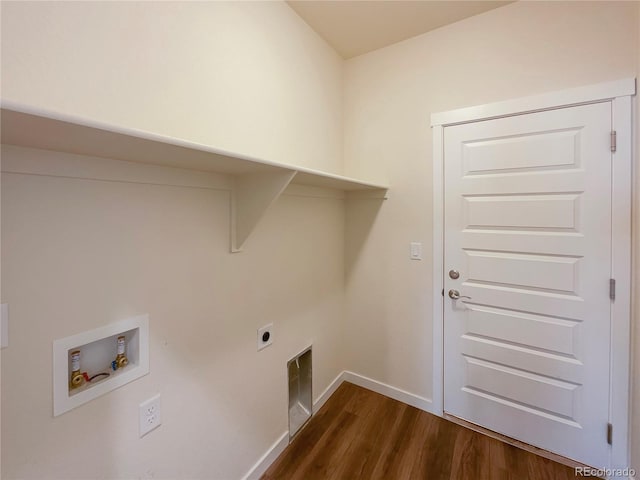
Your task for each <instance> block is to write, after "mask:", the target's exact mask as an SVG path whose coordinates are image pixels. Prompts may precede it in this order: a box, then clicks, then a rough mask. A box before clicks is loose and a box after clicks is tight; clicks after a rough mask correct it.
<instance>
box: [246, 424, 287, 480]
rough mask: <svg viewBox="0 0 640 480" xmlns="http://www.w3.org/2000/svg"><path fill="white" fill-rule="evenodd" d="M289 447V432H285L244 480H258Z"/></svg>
mask: <svg viewBox="0 0 640 480" xmlns="http://www.w3.org/2000/svg"><path fill="white" fill-rule="evenodd" d="M287 445H289V432H288V431H287V432H284V433H283V434H282V435H281V436H280V438H279V439H278V440H276V441H275V443H274V444H273V445H271V446H270V447H269V449H268V450H267V451H266V452H265V454H264V455H262V457H260V460H258V461H257V462H256V464H255V465H254V466H253V467H251V469H250V470H249V471H248V472H247V474H246V475H245V476H244V477H242V480H258V479H259V478H260V477H261V476H262V475H263V474H264V472H266V471H267V468H269V467H270V466H271V464H272V463H273V462H275V461H276V458H278V457H279V456H280V454H281V453H282V452H284V449H285V448H287Z"/></svg>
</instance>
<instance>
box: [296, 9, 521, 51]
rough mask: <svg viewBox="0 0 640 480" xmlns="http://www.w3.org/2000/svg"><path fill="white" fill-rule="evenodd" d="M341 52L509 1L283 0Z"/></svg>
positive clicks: (373, 47) (391, 40)
mask: <svg viewBox="0 0 640 480" xmlns="http://www.w3.org/2000/svg"><path fill="white" fill-rule="evenodd" d="M287 3H288V4H289V6H291V8H293V9H294V10H295V11H296V12H297V13H298V15H300V17H302V19H303V20H304V21H305V22H307V23H308V24H309V25H310V26H311V28H313V29H314V30H315V31H316V32H317V33H318V34H319V35H320V36H321V37H322V38H324V39H325V41H326V42H327V43H329V45H331V46H332V47H333V48H334V49H335V50H336V51H337V52H338V53H339V54H340V55H341V56H342V57H343V58H351V57H355V56H357V55H362V54H363V53H367V52H370V51H372V50H377V49H378V48H382V47H386V46H387V45H391V44H393V43H396V42H400V41H402V40H406V39H407V38H411V37H415V36H416V35H420V34H422V33H425V32H428V31H430V30H434V29H436V28H438V27H442V26H444V25H448V24H449V23H454V22H457V21H459V20H462V19H464V18H468V17H472V16H473V15H478V14H479V13H483V12H486V11H488V10H492V9H494V8H497V7H501V6H503V5H506V4H508V3H511V2H509V1H477V0H476V1H458V0H448V1H431V0H355V1H354V0H289V1H288V2H287Z"/></svg>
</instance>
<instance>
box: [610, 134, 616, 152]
mask: <svg viewBox="0 0 640 480" xmlns="http://www.w3.org/2000/svg"><path fill="white" fill-rule="evenodd" d="M616 137H617V135H616V131H615V130H613V131H612V132H611V151H612V152H615V151H616Z"/></svg>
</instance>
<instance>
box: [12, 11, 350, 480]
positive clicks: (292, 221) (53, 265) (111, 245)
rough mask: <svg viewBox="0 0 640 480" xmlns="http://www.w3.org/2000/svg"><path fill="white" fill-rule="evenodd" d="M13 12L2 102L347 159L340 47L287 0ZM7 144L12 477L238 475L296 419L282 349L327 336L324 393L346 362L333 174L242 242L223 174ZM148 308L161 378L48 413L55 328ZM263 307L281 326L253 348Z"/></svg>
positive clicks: (338, 205)
mask: <svg viewBox="0 0 640 480" xmlns="http://www.w3.org/2000/svg"><path fill="white" fill-rule="evenodd" d="M1 8H2V42H1V43H2V65H1V66H2V78H1V80H2V98H3V100H10V101H14V102H22V103H26V104H29V105H34V106H37V107H41V108H47V109H52V110H56V111H62V112H64V113H70V114H76V115H81V116H85V117H89V118H93V119H96V120H99V121H104V122H110V123H115V124H118V125H123V126H127V127H133V128H139V129H143V130H150V131H153V132H155V133H162V134H166V135H172V136H176V137H181V138H183V139H187V140H191V141H196V142H203V143H207V144H211V145H214V146H217V147H221V148H224V149H228V150H234V151H238V152H240V153H243V154H247V155H255V156H260V157H263V158H266V159H270V160H275V161H281V162H288V163H293V164H296V165H302V166H307V167H313V168H317V169H322V170H328V171H334V172H340V171H341V170H342V164H341V155H342V123H341V122H342V121H341V115H342V114H341V103H342V97H341V96H342V70H341V68H342V61H341V60H340V58H339V57H338V56H337V54H335V52H333V51H332V50H331V49H330V48H329V47H328V46H327V45H326V44H325V43H324V42H323V41H322V40H320V39H319V37H318V36H317V35H316V34H315V33H313V32H312V31H311V30H310V28H309V27H308V26H307V25H306V24H305V23H304V22H303V21H302V20H301V19H300V18H299V17H298V16H297V15H296V14H295V13H294V12H292V11H291V9H290V8H289V7H288V6H286V4H284V3H276V2H203V3H198V2H174V3H164V2H152V3H149V2H139V3H134V2H39V3H27V2H16V3H12V2H2V7H1ZM2 157H3V162H2V167H3V168H5V172H4V173H3V174H2V226H3V228H2V286H3V290H2V301H3V302H8V303H10V304H11V345H10V347H9V348H8V349H6V350H3V351H2V420H3V422H2V438H3V440H4V441H3V444H2V478H3V479H5V478H6V479H13V478H21V479H29V478H33V479H42V478H48V479H54V478H60V479H63V478H64V479H72V478H77V479H92V478H193V479H197V478H202V479H205V478H206V479H210V478H239V477H241V476H242V475H243V474H245V473H246V472H247V471H248V470H249V468H250V467H251V466H252V465H253V464H254V462H256V461H257V460H258V458H259V457H260V456H261V455H262V454H263V453H264V452H265V451H266V450H267V448H268V447H269V446H271V444H272V443H273V442H274V441H275V440H276V439H277V438H279V437H280V435H281V434H282V433H284V432H285V431H286V430H287V417H286V414H287V382H286V361H287V360H288V359H289V358H290V357H292V356H293V355H294V354H296V353H298V352H299V351H300V350H301V349H303V348H304V347H306V346H307V345H308V344H309V343H311V342H313V345H314V388H315V393H316V395H317V394H319V393H320V392H321V391H322V390H323V389H324V388H325V387H326V386H327V385H328V384H329V383H330V381H331V380H333V379H334V378H335V376H336V375H337V374H338V373H339V371H340V370H341V368H342V366H343V364H344V361H343V355H342V341H341V339H342V338H343V336H344V335H343V331H342V325H343V320H344V298H343V297H344V241H343V239H344V207H343V202H344V200H343V199H342V198H340V196H339V195H337V194H336V193H335V192H333V193H331V192H328V191H323V192H318V191H310V190H304V189H303V190H302V193H301V191H300V189H296V190H293V189H289V190H288V192H289V193H288V194H286V195H284V196H283V197H281V198H280V199H279V200H278V201H277V203H276V204H275V205H274V206H273V207H272V210H270V211H269V212H268V213H267V215H266V217H265V218H264V219H263V220H262V222H261V223H260V224H259V226H258V227H257V229H256V230H255V231H254V232H253V234H252V236H251V238H249V240H248V242H247V243H246V245H245V250H244V252H243V253H239V254H229V253H228V252H229V218H228V215H229V191H228V189H227V188H228V185H229V179H225V178H218V177H216V176H215V175H209V174H206V173H200V172H195V173H193V172H191V173H188V172H184V171H181V170H178V169H159V168H158V167H151V166H141V167H135V171H136V179H137V180H136V182H138V183H136V182H133V183H131V182H121V181H100V180H88V179H73V178H62V177H56V176H49V175H44V176H38V175H24V174H17V173H7V172H16V171H17V170H19V165H21V164H23V163H24V161H25V160H26V159H31V160H32V161H34V162H36V163H38V162H46V163H47V165H48V167H47V168H49V167H52V168H54V170H55V169H56V168H58V167H56V165H58V166H64V165H68V164H69V163H70V162H71V163H73V162H75V161H78V159H77V158H76V157H74V156H71V155H61V154H54V153H47V152H38V151H29V150H23V149H16V148H3V155H2ZM80 161H82V162H83V165H94V164H95V165H103V163H104V160H97V159H93V160H92V159H88V158H81V159H80ZM16 162H18V163H16ZM104 168H106V169H107V170H109V171H111V172H112V173H113V174H114V175H116V176H122V175H125V176H126V175H128V174H129V173H130V171H131V166H127V165H126V164H123V163H119V162H111V163H109V162H108V166H105V167H104ZM97 178H100V177H97ZM177 185H182V186H177ZM190 185H191V186H190ZM220 187H222V190H220V189H218V188H220ZM305 192H306V193H305ZM145 312H148V313H149V314H150V328H151V373H150V375H148V376H146V377H144V378H143V379H140V380H138V381H136V382H134V383H132V384H129V385H127V386H125V387H123V388H120V389H118V390H116V391H114V392H111V393H109V394H108V395H106V396H103V397H101V398H100V399H98V400H96V401H93V402H90V403H89V404H86V405H83V406H82V407H79V408H77V409H75V410H73V411H71V412H68V413H66V414H64V415H62V416H60V417H56V418H53V417H52V386H51V344H52V341H53V340H54V339H56V338H60V337H64V336H67V335H71V334H74V333H78V332H81V331H84V330H86V329H90V328H94V327H97V326H100V325H104V324H106V323H109V322H113V321H117V320H119V319H122V318H126V317H128V316H130V315H135V314H139V313H145ZM269 322H274V324H275V341H274V344H273V346H271V347H269V348H267V349H265V350H263V351H262V352H260V353H257V352H256V329H257V328H258V327H259V326H262V325H264V324H267V323H269ZM25 374H26V377H25ZM157 392H160V393H161V394H162V402H163V425H162V426H161V427H160V428H159V429H158V430H157V431H154V432H152V433H151V434H150V435H148V436H146V437H145V438H143V439H139V438H138V426H137V425H138V423H137V422H138V420H137V406H138V404H139V403H140V402H141V401H143V400H145V399H147V398H149V397H150V396H152V395H153V394H155V393H157Z"/></svg>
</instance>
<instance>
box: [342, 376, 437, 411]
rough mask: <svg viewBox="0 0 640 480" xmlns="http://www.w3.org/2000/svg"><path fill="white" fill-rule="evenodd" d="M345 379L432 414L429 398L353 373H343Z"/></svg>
mask: <svg viewBox="0 0 640 480" xmlns="http://www.w3.org/2000/svg"><path fill="white" fill-rule="evenodd" d="M343 379H344V381H346V382H351V383H353V384H355V385H358V386H359V387H363V388H366V389H368V390H372V391H374V392H376V393H379V394H380V395H384V396H385V397H389V398H393V399H394V400H398V401H399V402H403V403H406V404H407V405H411V406H412V407H416V408H418V409H420V410H424V411H425V412H429V413H431V409H432V404H433V402H432V401H431V400H430V399H428V398H424V397H420V396H418V395H415V394H413V393H409V392H407V391H405V390H401V389H399V388H396V387H392V386H391V385H387V384H386V383H382V382H378V381H377V380H373V379H371V378H368V377H365V376H362V375H358V374H357V373H353V372H348V371H345V372H343Z"/></svg>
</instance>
